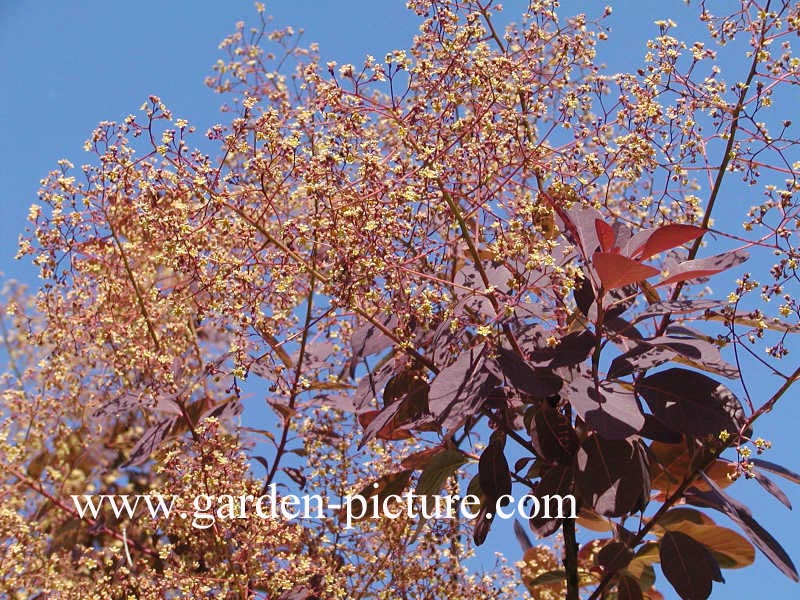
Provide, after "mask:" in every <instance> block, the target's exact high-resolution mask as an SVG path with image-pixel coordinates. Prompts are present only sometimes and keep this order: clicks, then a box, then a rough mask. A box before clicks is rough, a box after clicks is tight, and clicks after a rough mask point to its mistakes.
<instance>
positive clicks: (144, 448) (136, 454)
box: [121, 417, 178, 468]
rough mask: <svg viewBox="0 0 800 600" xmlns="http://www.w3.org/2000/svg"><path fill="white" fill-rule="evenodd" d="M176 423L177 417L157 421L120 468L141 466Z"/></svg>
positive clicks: (143, 435) (144, 434)
mask: <svg viewBox="0 0 800 600" xmlns="http://www.w3.org/2000/svg"><path fill="white" fill-rule="evenodd" d="M177 421H178V418H177V417H171V418H169V419H164V420H163V421H159V422H158V423H156V424H155V425H153V426H152V427H150V428H149V429H147V430H146V431H145V432H144V433H143V434H142V437H140V438H139V441H138V442H136V445H135V446H134V447H133V450H131V454H130V456H129V457H128V460H126V461H125V462H124V463H123V464H122V465H121V466H122V468H125V467H131V466H136V465H141V464H142V463H144V462H145V461H146V460H147V459H148V458H150V455H151V454H152V453H153V451H154V450H155V449H156V448H157V447H158V445H159V444H161V442H163V441H164V440H165V439H166V438H167V437H168V436H169V434H170V432H171V431H172V427H173V426H174V425H175V423H176V422H177Z"/></svg>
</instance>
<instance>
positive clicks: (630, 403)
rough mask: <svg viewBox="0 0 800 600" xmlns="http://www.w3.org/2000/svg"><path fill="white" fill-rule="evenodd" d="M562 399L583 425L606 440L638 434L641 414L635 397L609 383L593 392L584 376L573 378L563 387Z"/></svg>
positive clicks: (641, 420) (589, 381) (592, 386)
mask: <svg viewBox="0 0 800 600" xmlns="http://www.w3.org/2000/svg"><path fill="white" fill-rule="evenodd" d="M562 396H563V397H564V398H566V399H567V400H568V401H569V403H570V405H571V406H572V408H573V409H575V412H576V413H578V415H579V416H580V417H581V419H583V420H584V421H585V422H586V424H587V425H588V426H589V427H591V428H592V429H594V430H595V431H597V433H599V434H600V435H601V436H602V437H603V438H605V439H607V440H621V439H625V438H627V437H630V436H631V435H633V434H635V433H638V432H639V431H641V429H642V427H643V426H644V415H643V414H642V411H641V410H640V409H639V405H638V404H637V402H636V397H635V396H634V395H633V394H632V393H631V392H627V391H625V390H623V389H622V388H620V387H619V386H617V385H616V384H614V383H610V382H602V383H601V384H600V389H599V390H597V389H595V386H594V381H593V380H592V379H591V378H590V377H588V376H585V377H577V378H576V379H575V380H573V381H571V382H569V383H568V384H566V385H565V387H564V390H563V391H562Z"/></svg>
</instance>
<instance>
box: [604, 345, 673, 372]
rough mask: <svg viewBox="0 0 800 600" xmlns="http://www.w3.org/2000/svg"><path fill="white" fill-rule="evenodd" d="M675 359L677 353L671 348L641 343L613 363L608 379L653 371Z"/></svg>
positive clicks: (609, 369)
mask: <svg viewBox="0 0 800 600" xmlns="http://www.w3.org/2000/svg"><path fill="white" fill-rule="evenodd" d="M674 357H675V352H673V351H672V350H670V349H669V348H664V347H658V346H650V345H649V344H646V343H640V344H638V345H636V346H634V347H633V348H631V349H630V350H628V351H627V352H626V353H625V354H620V355H619V356H618V357H616V358H615V359H614V360H612V361H611V365H610V366H609V368H608V378H609V379H617V378H619V377H624V376H625V375H630V374H631V373H633V372H634V371H637V370H640V371H644V370H646V369H651V368H653V367H657V366H659V365H662V364H664V363H665V362H669V361H671V360H672V359H673V358H674Z"/></svg>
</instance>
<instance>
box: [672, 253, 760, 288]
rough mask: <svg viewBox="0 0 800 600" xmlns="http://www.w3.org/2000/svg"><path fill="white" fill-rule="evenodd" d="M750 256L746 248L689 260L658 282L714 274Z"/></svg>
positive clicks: (676, 281)
mask: <svg viewBox="0 0 800 600" xmlns="http://www.w3.org/2000/svg"><path fill="white" fill-rule="evenodd" d="M748 256H749V255H748V253H747V252H745V251H744V250H734V251H732V252H726V253H725V254H718V255H717V256H709V257H708V258H698V259H696V260H687V261H684V262H682V263H680V264H679V265H678V266H677V267H675V268H674V269H672V271H671V272H670V274H669V277H667V278H666V279H664V280H663V281H660V282H658V285H659V286H661V285H669V284H671V283H678V282H680V281H689V280H692V279H698V278H700V277H706V276H708V275H714V274H716V273H719V272H721V271H725V270H726V269H730V268H731V267H735V266H736V265H740V264H742V263H743V262H744V261H746V260H747V258H748Z"/></svg>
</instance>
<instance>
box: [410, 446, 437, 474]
mask: <svg viewBox="0 0 800 600" xmlns="http://www.w3.org/2000/svg"><path fill="white" fill-rule="evenodd" d="M440 452H444V446H433V447H432V448H425V450H420V451H419V452H415V453H414V454H411V455H409V456H407V457H406V458H405V460H403V462H401V463H400V466H401V467H403V468H404V469H422V468H423V467H424V466H425V465H427V464H428V461H430V460H431V459H432V458H433V457H434V456H436V455H437V454H439V453H440Z"/></svg>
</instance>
